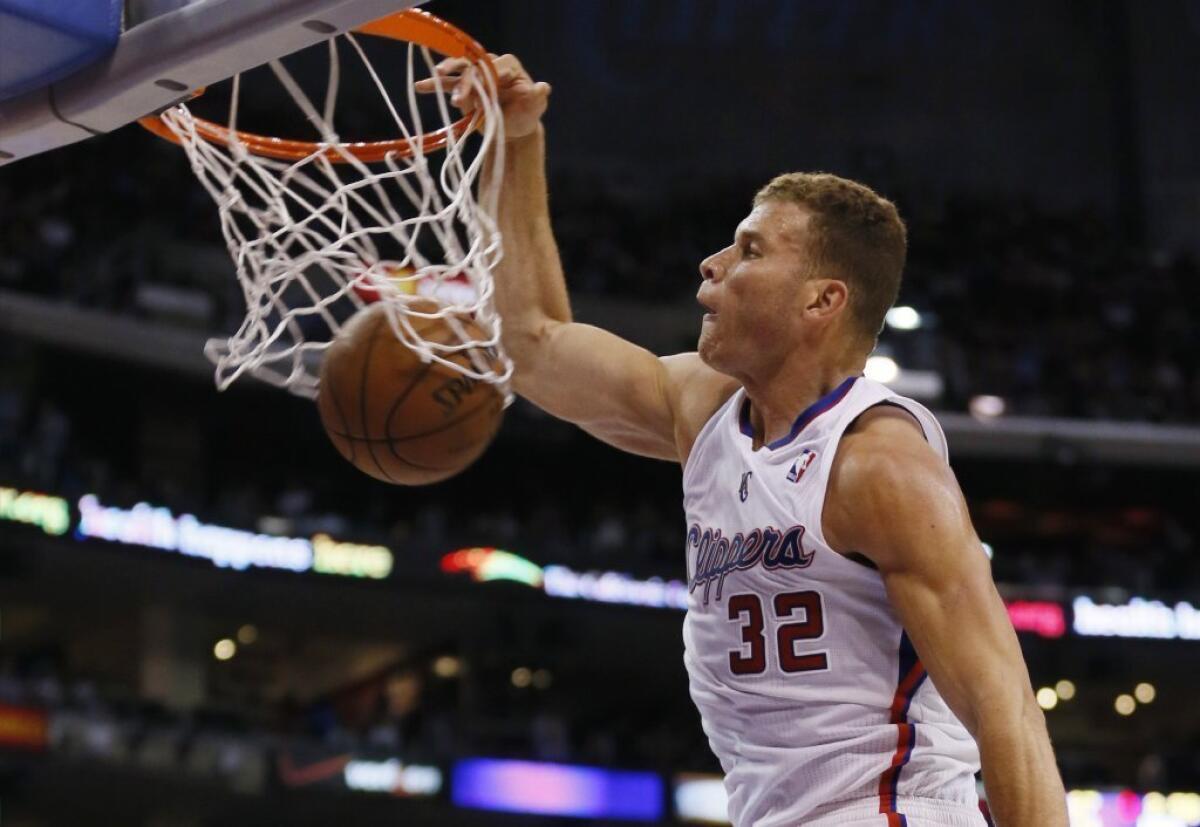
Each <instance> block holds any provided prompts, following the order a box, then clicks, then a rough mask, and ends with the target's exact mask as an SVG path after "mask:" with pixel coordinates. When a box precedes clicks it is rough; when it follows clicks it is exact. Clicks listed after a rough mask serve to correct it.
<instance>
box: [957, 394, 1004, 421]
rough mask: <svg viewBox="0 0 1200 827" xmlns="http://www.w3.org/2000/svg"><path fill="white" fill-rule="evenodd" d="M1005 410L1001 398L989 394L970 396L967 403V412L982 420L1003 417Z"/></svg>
mask: <svg viewBox="0 0 1200 827" xmlns="http://www.w3.org/2000/svg"><path fill="white" fill-rule="evenodd" d="M1006 408H1007V405H1006V404H1005V402H1004V400H1003V399H1002V398H1001V397H999V396H992V395H991V394H981V395H979V396H972V397H971V399H970V401H968V402H967V410H968V411H970V413H971V416H973V417H975V418H976V419H982V420H988V419H995V418H996V417H998V416H1003V415H1004V411H1005V410H1006Z"/></svg>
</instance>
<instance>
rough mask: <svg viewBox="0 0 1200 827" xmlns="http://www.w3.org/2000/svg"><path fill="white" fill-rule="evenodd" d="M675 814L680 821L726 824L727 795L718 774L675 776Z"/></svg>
mask: <svg viewBox="0 0 1200 827" xmlns="http://www.w3.org/2000/svg"><path fill="white" fill-rule="evenodd" d="M674 787H675V790H674V795H673V796H672V797H673V798H674V800H675V815H677V816H678V817H679V819H680V820H681V821H690V822H699V823H701V824H728V823H729V817H728V815H727V813H728V812H729V797H728V795H727V794H726V792H725V782H724V780H723V779H722V778H721V776H719V775H695V774H691V773H686V774H681V775H677V776H675V783H674Z"/></svg>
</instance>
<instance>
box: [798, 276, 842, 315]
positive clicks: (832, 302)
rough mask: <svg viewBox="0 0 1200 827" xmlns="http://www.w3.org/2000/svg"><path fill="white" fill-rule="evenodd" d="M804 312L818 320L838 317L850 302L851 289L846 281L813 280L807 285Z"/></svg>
mask: <svg viewBox="0 0 1200 827" xmlns="http://www.w3.org/2000/svg"><path fill="white" fill-rule="evenodd" d="M805 287H806V288H807V290H806V293H805V305H804V310H805V312H806V313H809V314H811V315H813V316H815V317H818V318H831V317H833V316H836V315H837V314H838V313H840V312H841V311H842V310H844V309H845V308H846V306H847V305H848V304H849V302H850V289H849V288H848V287H847V286H846V283H845V282H844V281H841V280H839V279H829V278H813V279H809V280H808V281H807V282H806V283H805Z"/></svg>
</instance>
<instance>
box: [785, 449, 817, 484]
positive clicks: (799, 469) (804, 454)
mask: <svg viewBox="0 0 1200 827" xmlns="http://www.w3.org/2000/svg"><path fill="white" fill-rule="evenodd" d="M816 458H817V452H816V451H811V450H809V449H808V448H805V449H804V450H803V451H801V452H800V456H798V457H796V461H795V462H793V463H792V469H791V470H790V471H788V475H787V479H788V482H799V481H800V478H801V477H803V476H804V472H805V471H807V470H808V466H810V465H812V464H813V460H815V459H816Z"/></svg>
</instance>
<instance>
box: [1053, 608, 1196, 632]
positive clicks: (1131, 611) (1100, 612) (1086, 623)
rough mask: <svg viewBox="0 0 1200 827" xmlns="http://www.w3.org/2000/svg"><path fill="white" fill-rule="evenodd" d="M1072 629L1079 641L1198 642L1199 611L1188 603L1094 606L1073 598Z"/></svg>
mask: <svg viewBox="0 0 1200 827" xmlns="http://www.w3.org/2000/svg"><path fill="white" fill-rule="evenodd" d="M1071 607H1072V609H1073V610H1074V612H1075V622H1074V625H1073V629H1074V631H1075V634H1077V635H1081V636H1083V637H1140V638H1161V639H1166V640H1171V639H1178V640H1200V610H1197V609H1196V608H1195V607H1194V606H1192V604H1191V603H1186V602H1179V603H1176V604H1175V605H1174V607H1171V606H1167V605H1166V604H1164V603H1161V602H1159V601H1157V600H1145V599H1143V598H1141V597H1134V598H1132V599H1131V600H1130V601H1129V602H1128V603H1124V604H1118V605H1112V604H1106V603H1094V602H1092V599H1091V598H1089V597H1077V598H1075V600H1074V601H1073V602H1072V604H1071Z"/></svg>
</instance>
